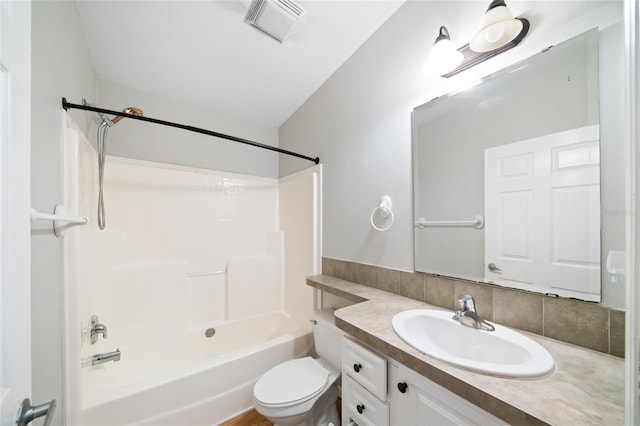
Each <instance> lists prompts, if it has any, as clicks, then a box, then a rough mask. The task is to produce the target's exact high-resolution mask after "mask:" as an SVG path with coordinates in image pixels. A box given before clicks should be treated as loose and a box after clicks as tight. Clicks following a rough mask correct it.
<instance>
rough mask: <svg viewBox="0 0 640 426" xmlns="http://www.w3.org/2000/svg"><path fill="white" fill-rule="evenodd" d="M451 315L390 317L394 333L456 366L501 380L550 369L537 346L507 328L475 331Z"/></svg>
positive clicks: (549, 360) (550, 363)
mask: <svg viewBox="0 0 640 426" xmlns="http://www.w3.org/2000/svg"><path fill="white" fill-rule="evenodd" d="M452 317H453V313H451V312H448V311H439V310H434V309H413V310H409V311H403V312H400V313H398V314H396V315H395V316H394V317H393V320H392V325H393V329H394V330H395V332H396V333H397V334H398V336H400V337H401V338H402V340H404V341H405V342H407V344H409V345H410V346H413V347H414V348H415V349H417V350H419V351H420V352H422V353H424V354H426V355H429V356H431V357H434V358H437V359H439V360H441V361H445V362H448V363H450V364H453V365H455V366H457V367H462V368H465V369H468V370H473V371H476V372H480V373H485V374H491V375H496V376H503V377H539V376H543V375H545V374H547V373H549V372H550V371H552V370H553V368H554V362H553V358H552V357H551V355H550V354H549V352H547V350H546V349H545V348H543V347H542V346H541V345H540V344H538V343H537V342H535V341H534V340H532V339H530V338H529V337H527V336H525V335H524V334H521V333H518V332H517V331H515V330H512V329H510V328H507V327H503V326H501V325H499V324H493V325H494V326H495V331H484V330H478V329H475V328H472V327H468V326H466V325H463V324H460V323H459V322H458V321H456V320H454V319H452Z"/></svg>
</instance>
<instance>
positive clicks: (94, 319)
mask: <svg viewBox="0 0 640 426" xmlns="http://www.w3.org/2000/svg"><path fill="white" fill-rule="evenodd" d="M98 334H102V337H103V338H104V339H106V338H107V326H106V325H104V324H100V323H99V322H98V316H97V315H91V344H92V345H93V344H95V343H96V342H97V341H98Z"/></svg>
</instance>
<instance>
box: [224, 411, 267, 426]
mask: <svg viewBox="0 0 640 426" xmlns="http://www.w3.org/2000/svg"><path fill="white" fill-rule="evenodd" d="M220 426H273V423H271V422H270V421H269V420H267V419H265V418H264V417H263V416H262V415H261V414H260V413H258V412H257V411H256V410H250V411H247V412H245V413H242V414H240V415H239V416H238V417H234V418H233V419H231V420H229V421H227V422H224V423H222V424H221V425H220Z"/></svg>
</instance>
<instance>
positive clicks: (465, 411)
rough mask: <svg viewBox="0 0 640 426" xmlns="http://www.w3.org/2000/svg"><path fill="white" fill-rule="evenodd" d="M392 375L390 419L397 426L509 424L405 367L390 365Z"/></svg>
mask: <svg viewBox="0 0 640 426" xmlns="http://www.w3.org/2000/svg"><path fill="white" fill-rule="evenodd" d="M389 372H390V374H389V382H390V386H389V404H390V413H389V416H390V422H391V424H392V425H394V426H405V425H406V426H408V425H412V426H418V425H425V426H429V425H433V426H454V425H460V426H462V425H465V426H466V425H481V426H491V425H496V426H497V425H501V426H506V425H507V423H505V422H503V421H502V420H500V419H499V418H497V417H495V416H493V415H492V414H490V413H488V412H486V411H484V410H483V409H481V408H480V407H477V406H475V405H473V404H472V403H470V402H469V401H466V400H465V399H464V398H461V397H459V396H458V395H456V394H454V393H453V392H451V391H449V390H447V389H445V388H443V387H442V386H439V385H437V384H436V383H434V382H432V381H431V380H429V379H427V378H425V377H424V376H422V375H420V374H418V373H416V372H414V371H413V370H411V369H409V368H407V367H405V366H402V365H398V366H396V365H393V364H392V363H389ZM398 385H400V386H398Z"/></svg>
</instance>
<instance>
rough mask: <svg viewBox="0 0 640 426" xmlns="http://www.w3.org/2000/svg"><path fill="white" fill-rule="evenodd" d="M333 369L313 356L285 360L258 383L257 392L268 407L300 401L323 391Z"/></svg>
mask: <svg viewBox="0 0 640 426" xmlns="http://www.w3.org/2000/svg"><path fill="white" fill-rule="evenodd" d="M329 376H330V371H329V370H327V369H326V368H324V367H323V366H322V365H320V364H319V363H318V362H317V361H316V360H314V359H313V358H311V357H305V358H299V359H294V360H291V361H287V362H284V363H282V364H280V365H277V366H275V367H273V368H272V369H271V370H269V371H267V372H266V373H265V374H264V375H263V376H262V377H261V378H260V379H259V380H258V382H257V383H256V385H255V386H254V389H253V395H254V397H255V398H256V400H257V401H258V402H259V403H260V404H261V405H263V406H265V407H283V406H288V405H293V404H299V403H302V402H305V401H308V400H309V399H312V398H314V397H315V396H317V395H318V394H320V393H321V392H322V391H323V390H324V389H325V388H326V387H327V385H328V382H329Z"/></svg>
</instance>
